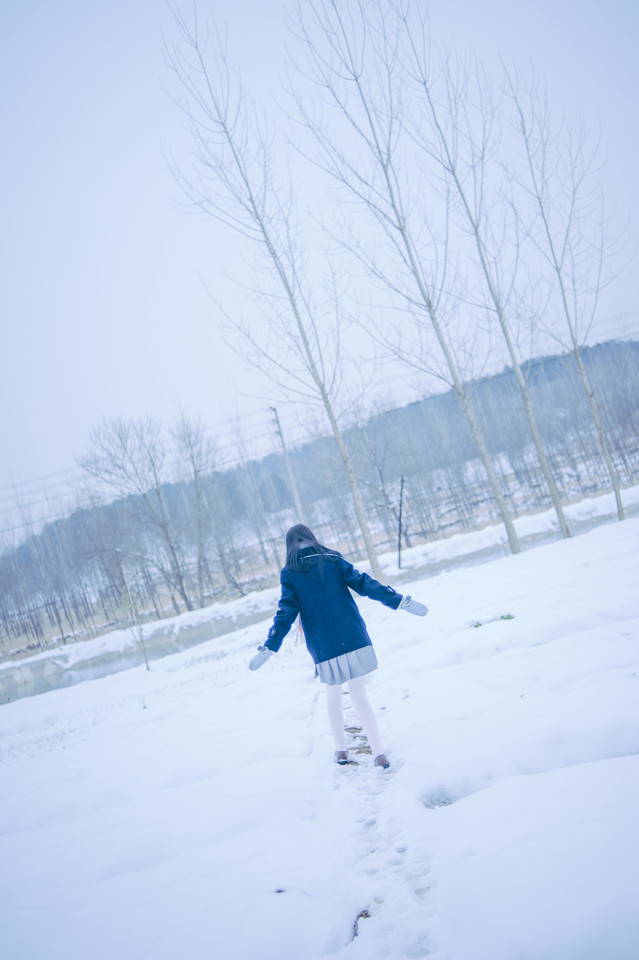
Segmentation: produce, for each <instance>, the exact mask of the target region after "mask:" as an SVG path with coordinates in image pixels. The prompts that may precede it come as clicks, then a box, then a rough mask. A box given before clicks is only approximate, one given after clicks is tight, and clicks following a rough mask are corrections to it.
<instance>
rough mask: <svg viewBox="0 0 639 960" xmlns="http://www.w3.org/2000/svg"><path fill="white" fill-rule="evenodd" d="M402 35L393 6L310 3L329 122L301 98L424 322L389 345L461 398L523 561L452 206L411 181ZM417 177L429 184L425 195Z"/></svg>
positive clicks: (408, 306) (306, 14)
mask: <svg viewBox="0 0 639 960" xmlns="http://www.w3.org/2000/svg"><path fill="white" fill-rule="evenodd" d="M387 12H390V15H391V19H392V22H389V16H388V15H387ZM401 27H402V19H401V16H399V14H398V13H397V12H396V11H395V10H394V8H393V7H392V5H390V6H389V5H388V4H385V3H383V4H380V3H379V2H374V3H369V2H363V0H358V2H353V3H349V4H340V3H339V2H338V0H317V2H315V0H309V2H308V3H305V4H304V7H303V8H302V7H301V6H300V7H298V16H297V21H296V24H295V29H296V32H297V34H298V37H299V38H300V40H301V41H302V43H303V44H304V48H305V52H306V61H305V63H304V65H303V66H302V67H301V70H302V72H303V74H304V75H305V76H307V77H309V78H310V79H311V80H312V82H313V83H314V84H315V86H316V88H317V90H318V91H319V93H320V96H321V104H320V109H319V110H318V111H317V113H319V119H318V117H317V115H316V113H315V112H314V111H313V110H312V109H309V108H308V107H307V105H306V103H305V102H304V100H303V99H302V97H300V96H296V101H297V106H298V110H299V113H300V116H301V117H302V119H303V122H304V125H305V126H306V128H307V129H308V130H310V131H311V133H312V135H313V152H314V156H315V159H316V162H317V163H318V164H319V165H320V166H321V167H322V169H324V170H325V171H326V172H328V173H329V175H330V176H331V177H332V178H333V180H334V181H335V182H336V183H337V184H338V185H339V187H340V188H342V189H343V190H344V191H345V194H346V196H348V198H349V200H350V201H351V202H352V201H353V200H355V201H356V202H357V203H358V204H359V205H360V206H361V207H363V209H364V210H365V211H366V212H367V214H368V215H369V216H370V218H371V219H372V220H373V222H374V223H375V225H376V227H377V228H378V230H379V231H381V236H382V238H383V239H384V241H385V246H384V249H383V251H382V254H381V256H380V255H379V250H378V248H379V243H378V242H376V240H378V237H376V238H375V239H374V240H373V241H372V243H369V242H367V240H368V238H367V240H365V241H364V242H362V241H361V238H360V237H358V236H357V235H355V233H354V231H351V232H350V234H349V240H350V242H351V248H352V250H353V251H354V252H355V254H356V255H357V256H358V258H359V260H360V261H361V262H362V263H363V264H364V266H365V268H366V271H367V273H368V275H369V276H371V277H373V278H375V279H376V280H378V281H381V283H382V285H384V286H385V288H386V289H387V290H388V291H390V293H391V295H392V297H394V298H395V299H396V300H397V299H401V300H403V302H404V308H405V310H407V311H408V313H409V314H410V316H411V317H412V318H413V320H414V324H413V328H412V330H411V332H410V333H409V335H408V337H407V338H403V339H402V338H397V337H396V338H395V340H394V341H393V342H391V341H390V339H389V338H388V337H387V336H386V335H385V334H384V333H383V332H382V333H381V339H382V340H383V341H384V342H385V343H386V345H387V346H388V347H390V348H391V349H392V350H393V352H394V353H395V355H396V357H397V358H398V359H400V360H401V361H403V362H404V363H407V364H409V365H411V366H413V367H414V368H416V369H417V370H420V371H422V372H427V373H432V372H433V370H434V369H435V370H437V371H442V370H443V372H440V376H442V378H443V379H445V380H446V382H447V383H449V385H450V386H452V388H453V390H454V391H455V394H456V395H457V397H458V398H459V401H460V404H461V407H462V410H463V412H464V415H465V417H466V419H467V422H468V424H469V426H470V429H471V431H472V435H473V438H474V441H475V443H476V446H477V450H478V452H479V456H480V458H481V461H482V464H483V467H484V470H485V472H486V476H487V479H488V482H489V485H490V488H491V491H492V494H493V496H494V499H495V503H496V504H497V507H498V511H499V515H500V517H501V519H502V522H503V523H504V526H505V529H506V533H507V536H508V541H509V544H510V549H511V550H512V552H513V553H518V552H519V550H520V545H519V540H518V538H517V534H516V531H515V527H514V523H513V520H512V517H511V514H510V511H509V509H508V505H507V503H506V499H505V497H504V494H503V492H502V489H501V485H500V482H499V479H498V477H497V473H496V471H495V467H494V465H493V462H492V459H491V454H490V452H489V449H488V446H487V443H486V440H485V438H484V435H483V432H482V429H481V426H480V423H479V419H478V416H477V412H476V410H475V408H474V404H473V399H472V395H471V391H470V389H469V387H468V384H467V383H466V382H465V380H464V377H463V374H462V371H461V368H460V363H459V360H458V354H459V352H460V351H463V340H462V337H461V336H459V337H456V335H455V333H454V332H453V330H452V328H453V326H454V316H453V308H452V307H451V304H450V298H447V296H446V284H447V282H448V277H447V271H449V270H450V269H451V265H450V262H449V246H448V235H447V230H448V197H447V194H446V189H445V188H444V191H443V196H442V190H441V187H440V185H438V184H434V183H432V182H431V183H426V184H425V183H424V181H423V177H422V176H421V171H420V170H419V167H418V168H416V169H415V168H414V167H413V168H412V169H411V173H410V174H409V173H408V172H407V160H408V158H407V154H406V152H405V150H404V149H403V148H404V143H405V139H406V138H405V136H404V129H403V125H404V113H405V102H404V101H405V95H404V87H405V75H404V74H403V68H402V64H401V50H400V41H401V38H402V35H401ZM322 108H323V111H324V112H321V111H322ZM326 113H328V114H332V116H331V118H330V120H327V117H326ZM411 175H412V176H416V177H417V179H418V181H420V180H421V182H419V185H418V186H415V184H414V183H411ZM371 248H372V249H371ZM389 254H393V257H390V256H389ZM367 323H370V321H368V319H367ZM378 335H380V332H379V328H378ZM439 358H441V360H442V361H443V365H442V363H440V359H439Z"/></svg>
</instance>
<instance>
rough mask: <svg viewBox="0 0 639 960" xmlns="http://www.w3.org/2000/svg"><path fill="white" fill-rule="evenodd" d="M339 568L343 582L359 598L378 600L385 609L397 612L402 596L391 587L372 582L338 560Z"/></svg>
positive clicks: (341, 558) (370, 578) (366, 576)
mask: <svg viewBox="0 0 639 960" xmlns="http://www.w3.org/2000/svg"><path fill="white" fill-rule="evenodd" d="M339 568H340V571H341V574H342V576H343V578H344V581H345V583H346V585H347V586H348V587H350V588H351V590H354V591H355V593H359V595H360V597H370V599H371V600H379V602H380V603H383V604H384V606H385V607H391V608H392V609H393V610H397V608H398V606H399V605H400V603H401V602H402V594H401V593H397V591H396V590H393V588H392V587H385V586H384V585H383V584H381V583H380V582H379V581H378V580H373V578H372V577H369V575H368V574H367V573H362V572H361V571H360V570H357V569H356V568H355V567H354V566H353V564H352V563H349V562H348V560H344V558H343V557H340V559H339Z"/></svg>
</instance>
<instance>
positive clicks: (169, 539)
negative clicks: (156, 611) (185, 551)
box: [79, 418, 193, 612]
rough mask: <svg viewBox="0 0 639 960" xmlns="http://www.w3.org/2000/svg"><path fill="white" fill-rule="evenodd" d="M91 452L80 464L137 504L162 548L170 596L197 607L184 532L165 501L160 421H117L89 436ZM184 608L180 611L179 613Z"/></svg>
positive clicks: (159, 561) (160, 559)
mask: <svg viewBox="0 0 639 960" xmlns="http://www.w3.org/2000/svg"><path fill="white" fill-rule="evenodd" d="M90 444H91V446H90V450H89V452H88V453H87V454H86V455H85V456H84V457H82V458H81V459H80V461H79V465H80V466H81V467H82V469H83V470H84V471H85V472H86V473H87V474H88V475H89V476H91V477H93V478H94V480H97V481H98V482H99V483H100V484H101V485H102V486H103V487H107V488H108V489H110V490H111V491H112V492H114V493H115V494H116V495H118V496H120V497H125V498H131V504H132V506H133V505H135V506H137V507H138V508H139V515H140V518H141V519H142V521H143V522H144V523H145V524H146V525H147V528H148V529H149V530H150V531H152V532H153V533H154V534H155V535H156V538H157V541H158V544H159V546H160V548H161V555H160V557H158V558H156V559H155V563H156V564H157V567H158V569H159V570H160V571H161V572H162V574H163V576H164V579H165V582H166V584H167V587H168V588H169V592H170V593H171V596H173V590H176V591H177V593H178V594H179V596H180V598H181V599H182V602H183V603H184V606H185V607H186V609H187V610H192V609H193V604H192V602H191V598H190V597H189V592H188V589H187V583H186V578H185V574H184V570H183V562H182V557H181V549H180V545H179V536H178V533H177V531H176V530H175V529H174V524H173V522H172V518H171V513H170V511H169V508H168V505H167V502H166V486H167V483H168V475H167V473H166V450H165V447H164V443H163V440H162V437H161V431H160V427H159V425H158V424H157V423H156V422H155V421H153V420H151V419H150V418H147V419H146V420H141V421H138V422H135V421H125V420H112V421H110V422H105V423H102V424H100V426H98V427H96V428H95V430H93V431H92V432H91V434H90ZM178 612H179V611H178Z"/></svg>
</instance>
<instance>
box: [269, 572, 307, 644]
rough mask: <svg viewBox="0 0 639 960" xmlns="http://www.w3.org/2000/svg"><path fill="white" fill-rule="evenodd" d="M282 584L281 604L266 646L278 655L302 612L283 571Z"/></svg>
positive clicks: (281, 575) (278, 606)
mask: <svg viewBox="0 0 639 960" xmlns="http://www.w3.org/2000/svg"><path fill="white" fill-rule="evenodd" d="M280 584H281V587H282V592H281V595H280V602H279V603H278V605H277V611H276V613H275V616H274V617H273V625H272V627H271V628H270V630H269V632H268V640H267V641H266V644H265V646H266V647H267V648H268V649H269V650H272V651H273V653H277V651H278V650H279V649H280V647H281V646H282V641H283V640H284V637H285V636H286V634H287V633H288V631H289V630H290V629H291V627H292V626H293V624H294V622H295V619H296V617H297V615H298V613H299V612H300V605H299V603H298V602H297V597H296V596H295V591H294V590H293V587H292V586H291V583H290V581H289V579H288V576H287V574H286V571H285V570H282V573H281V574H280Z"/></svg>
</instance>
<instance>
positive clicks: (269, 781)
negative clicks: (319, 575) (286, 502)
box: [0, 519, 639, 960]
mask: <svg viewBox="0 0 639 960" xmlns="http://www.w3.org/2000/svg"><path fill="white" fill-rule="evenodd" d="M468 544H469V548H470V549H474V547H473V546H472V544H471V541H470V540H469V541H468ZM638 547H639V520H637V519H629V520H627V521H626V522H624V523H622V524H621V523H608V524H605V525H602V526H599V527H597V528H596V529H594V530H592V531H590V532H589V533H586V534H583V535H581V536H577V537H575V538H574V539H572V540H568V541H565V540H564V541H560V542H555V543H552V544H549V545H545V546H539V547H536V548H534V549H531V550H528V551H527V552H525V553H523V554H521V555H519V556H517V557H512V556H508V557H504V558H502V559H499V560H495V561H492V562H488V563H484V564H483V565H480V566H473V567H467V568H460V569H456V570H453V571H451V572H447V573H442V574H440V575H439V576H436V577H431V578H430V579H426V580H421V581H418V582H414V583H411V584H409V585H406V586H403V587H401V588H400V589H402V591H403V592H410V593H412V594H413V595H414V596H416V597H417V598H419V599H422V600H424V601H425V602H426V603H427V604H428V605H429V607H430V610H431V612H430V614H429V615H428V617H426V618H425V619H424V620H422V619H418V618H415V617H411V616H408V615H406V614H404V613H394V612H392V611H390V610H388V609H387V608H384V607H381V606H380V605H379V604H374V603H372V602H371V601H367V600H363V601H362V602H361V607H362V610H363V612H364V615H365V618H366V620H367V623H368V626H369V631H370V633H371V635H372V637H373V640H374V643H375V648H376V651H377V654H378V658H379V661H380V669H379V670H378V671H377V672H376V673H375V674H374V675H373V676H372V678H371V680H370V683H369V696H370V699H371V702H372V704H373V707H374V709H375V710H376V713H377V716H378V720H379V725H380V729H381V732H382V735H383V738H384V741H385V746H386V750H387V753H388V755H389V757H390V759H391V764H392V765H391V770H390V771H389V772H387V773H384V772H382V771H380V770H376V769H374V768H373V767H372V763H371V758H370V757H369V756H367V755H366V754H365V753H357V752H356V751H357V747H358V745H360V746H361V744H362V741H361V739H360V738H359V736H358V733H357V731H356V730H353V731H352V737H353V751H352V755H353V758H354V759H358V760H359V761H360V762H359V765H358V766H352V767H346V768H340V767H337V766H335V764H333V763H332V755H333V744H332V740H331V737H330V733H329V728H328V721H327V717H326V711H325V703H324V698H323V692H322V688H321V686H320V684H319V683H318V682H317V681H314V680H313V669H312V663H311V660H310V658H309V656H308V654H307V652H306V651H305V649H304V648H303V646H299V645H298V646H296V645H295V642H294V635H293V634H291V635H290V636H289V638H287V640H286V641H285V645H284V648H283V650H282V652H281V653H280V654H278V655H277V656H275V657H273V658H271V660H270V661H269V662H268V663H267V664H266V666H265V667H264V668H263V669H262V670H259V671H258V672H257V673H250V672H249V671H248V670H247V664H248V661H249V659H250V657H251V656H252V654H253V652H254V650H255V646H256V645H257V644H258V643H259V642H261V641H262V640H263V639H264V637H265V633H266V629H267V626H268V620H269V619H270V617H269V613H270V614H272V613H273V612H274V605H273V608H272V609H271V610H270V611H269V612H268V613H267V612H266V611H265V618H268V619H265V621H264V622H263V623H261V624H257V625H254V626H251V627H248V628H245V629H241V630H237V631H235V632H234V633H230V634H227V635H226V636H224V637H220V638H218V639H216V640H212V641H210V642H208V643H205V644H202V645H200V646H198V647H197V648H192V649H191V650H188V651H185V652H183V653H179V654H175V655H173V656H169V657H166V658H164V659H162V660H157V661H155V662H153V664H152V670H151V672H146V671H145V670H144V668H143V667H136V668H133V669H130V670H126V671H122V672H120V673H116V674H113V675H112V676H108V677H104V678H102V679H99V680H93V681H90V682H85V683H80V684H78V685H76V686H73V687H69V688H66V689H61V690H54V691H51V692H49V693H46V694H42V695H40V696H35V697H28V698H24V699H22V700H18V701H16V702H14V703H10V704H8V705H6V706H2V707H0V731H1V739H0V761H1V766H0V863H1V864H2V871H1V873H2V881H1V884H2V886H1V888H0V954H1V956H2V958H3V960H114V958H118V960H176V958H186V960H317V958H322V957H334V958H339V960H377V958H379V960H381V958H403V957H409V958H415V957H430V956H432V957H436V958H440V960H636V958H637V957H639V815H638V811H639V757H638V753H639V590H638V589H637V582H638V580H639V578H638V572H639V564H638V562H637V558H638ZM390 579H391V581H392V576H390ZM346 705H347V717H348V718H349V720H350V721H351V722H349V726H351V727H353V728H354V727H355V726H356V723H355V720H354V717H353V716H352V714H351V713H350V709H349V704H348V697H346Z"/></svg>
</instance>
